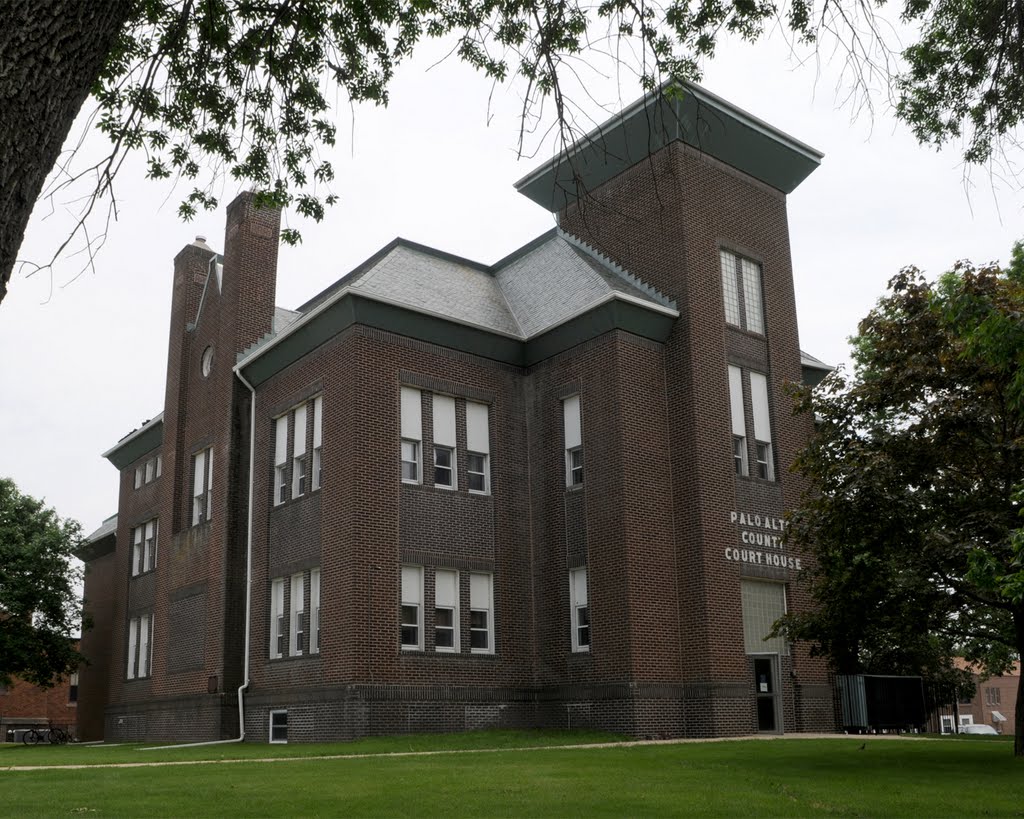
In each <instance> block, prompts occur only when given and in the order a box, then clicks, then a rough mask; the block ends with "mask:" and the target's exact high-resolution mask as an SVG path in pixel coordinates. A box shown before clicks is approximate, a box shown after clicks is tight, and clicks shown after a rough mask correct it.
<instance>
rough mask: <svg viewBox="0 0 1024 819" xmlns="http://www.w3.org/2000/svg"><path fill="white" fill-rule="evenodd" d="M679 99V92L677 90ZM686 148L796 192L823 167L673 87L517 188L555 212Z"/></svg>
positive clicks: (755, 125)
mask: <svg viewBox="0 0 1024 819" xmlns="http://www.w3.org/2000/svg"><path fill="white" fill-rule="evenodd" d="M676 90H677V91H678V93H675V91H676ZM674 141H681V142H684V143H686V144H688V145H691V146H692V147H694V148H696V149H697V150H700V151H701V152H703V153H705V154H708V155H709V156H713V157H715V158H716V159H719V160H721V161H723V162H725V163H726V164H728V165H731V166H733V167H736V168H738V169H739V170H741V171H743V172H745V173H748V174H750V175H751V176H753V177H754V178H756V179H758V180H760V181H761V182H763V183H765V184H767V185H769V186H771V187H773V188H776V189H777V190H780V191H782V192H783V193H786V194H788V193H792V191H793V190H795V189H796V187H797V186H798V185H799V184H800V183H801V182H802V181H803V180H804V179H806V178H807V176H808V175H809V174H810V173H811V172H812V171H813V170H814V169H815V168H816V167H817V166H818V165H819V164H820V163H821V159H822V157H823V154H822V153H821V152H820V151H818V150H817V149H815V148H812V147H811V146H809V145H807V144H806V143H803V142H801V141H800V140H798V139H795V138H794V137H792V136H790V135H789V134H787V133H785V132H784V131H781V130H779V129H778V128H775V127H774V126H772V125H769V124H768V123H766V122H765V121H764V120H761V119H759V118H758V117H755V116H754V115H753V114H750V113H748V112H746V111H744V110H743V109H741V108H738V107H737V106H735V105H733V104H732V103H730V102H728V101H727V100H724V99H722V98H721V97H718V96H716V95H715V94H712V93H711V92H710V91H708V90H706V89H704V88H702V87H700V86H699V85H696V84H694V83H688V82H681V81H676V80H669V81H667V82H665V83H663V84H662V85H661V86H660V87H659V88H657V89H656V90H654V91H652V92H649V93H648V94H646V95H645V96H644V97H642V98H641V99H639V100H637V101H636V102H635V103H633V104H632V105H630V106H628V107H627V108H625V109H624V110H623V111H622V112H621V113H619V114H616V115H615V116H614V117H611V118H610V119H608V120H607V121H605V122H604V123H602V124H601V125H599V126H598V127H597V128H595V129H594V130H592V131H591V132H590V133H588V134H587V135H586V136H584V137H582V138H581V139H579V140H578V141H577V142H576V143H575V144H574V145H572V146H571V147H570V148H569V149H568V150H566V151H563V152H561V153H560V154H559V155H558V156H556V157H553V158H552V159H550V160H549V161H548V162H546V163H545V164H543V165H542V166H541V167H540V168H538V169H536V170H535V171H532V172H531V173H529V174H527V175H526V176H524V177H523V178H522V179H520V180H519V181H518V182H516V183H515V187H516V190H518V191H519V192H520V193H522V194H523V195H524V196H526V197H528V198H530V199H532V200H533V201H535V202H537V203H538V204H540V205H541V206H543V207H546V208H547V209H548V210H551V211H558V210H561V209H562V208H564V207H566V206H567V205H568V204H570V203H571V202H572V201H574V200H575V197H576V195H577V193H578V191H577V190H576V183H577V182H580V183H581V184H582V187H583V188H584V189H586V190H588V191H592V190H594V189H596V188H597V187H599V186H600V185H601V184H603V183H604V182H606V181H608V179H611V178H612V177H613V176H615V175H616V174H618V173H621V172H622V171H624V170H626V169H627V168H628V167H631V166H632V165H634V164H636V163H637V162H640V161H642V160H643V159H644V158H646V157H648V156H650V155H651V154H653V153H654V152H655V151H657V150H660V149H661V148H663V147H665V146H666V145H668V144H669V143H671V142H674Z"/></svg>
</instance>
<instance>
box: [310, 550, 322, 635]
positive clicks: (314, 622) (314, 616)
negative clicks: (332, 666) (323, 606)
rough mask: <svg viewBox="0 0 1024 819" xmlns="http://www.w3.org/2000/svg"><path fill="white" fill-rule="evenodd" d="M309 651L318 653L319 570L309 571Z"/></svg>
mask: <svg viewBox="0 0 1024 819" xmlns="http://www.w3.org/2000/svg"><path fill="white" fill-rule="evenodd" d="M309 620H310V622H309V653H310V654H319V653H320V570H319V569H313V570H311V571H310V573H309Z"/></svg>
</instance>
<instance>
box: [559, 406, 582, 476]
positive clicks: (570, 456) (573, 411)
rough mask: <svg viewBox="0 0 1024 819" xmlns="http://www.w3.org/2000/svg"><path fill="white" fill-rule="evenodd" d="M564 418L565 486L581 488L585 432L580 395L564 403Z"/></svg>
mask: <svg viewBox="0 0 1024 819" xmlns="http://www.w3.org/2000/svg"><path fill="white" fill-rule="evenodd" d="M562 416H563V429H564V432H565V485H566V486H579V485H581V484H582V483H583V430H582V426H581V422H580V397H579V396H578V395H573V396H570V397H569V398H566V399H565V400H564V401H562Z"/></svg>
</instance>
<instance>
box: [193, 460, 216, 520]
mask: <svg viewBox="0 0 1024 819" xmlns="http://www.w3.org/2000/svg"><path fill="white" fill-rule="evenodd" d="M212 506H213V447H206V449H201V450H199V451H198V452H196V453H195V454H193V455H192V525H193V526H198V525H199V524H200V523H207V522H208V521H210V520H212V519H213V516H212V514H211V507H212Z"/></svg>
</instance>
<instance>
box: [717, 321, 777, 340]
mask: <svg viewBox="0 0 1024 819" xmlns="http://www.w3.org/2000/svg"><path fill="white" fill-rule="evenodd" d="M725 326H726V327H727V328H729V329H730V330H732V331H734V332H736V333H741V334H743V335H745V336H749V337H750V338H756V339H758V340H759V341H766V340H767V339H768V336H767V335H765V334H764V333H758V332H756V331H754V330H748V329H747V328H746V327H740V326H738V325H736V324H730V323H729V322H728V321H727V322H726V323H725Z"/></svg>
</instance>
